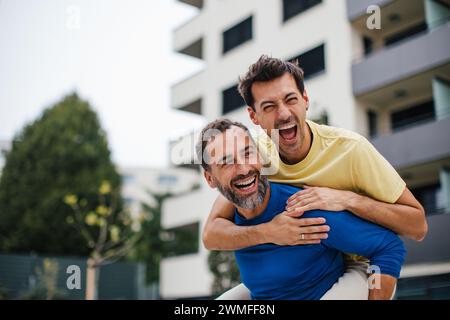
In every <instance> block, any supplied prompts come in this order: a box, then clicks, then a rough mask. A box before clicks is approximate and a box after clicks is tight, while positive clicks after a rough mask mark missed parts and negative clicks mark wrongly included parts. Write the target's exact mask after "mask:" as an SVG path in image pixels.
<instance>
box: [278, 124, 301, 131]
mask: <svg viewBox="0 0 450 320" xmlns="http://www.w3.org/2000/svg"><path fill="white" fill-rule="evenodd" d="M295 126H297V125H296V124H290V125H287V126H284V127H281V128H279V130H287V129H292V128H294V127H295Z"/></svg>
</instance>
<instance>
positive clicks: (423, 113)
mask: <svg viewBox="0 0 450 320" xmlns="http://www.w3.org/2000/svg"><path fill="white" fill-rule="evenodd" d="M434 119H435V110H434V102H433V101H428V102H425V103H421V104H419V105H416V106H413V107H409V108H406V109H402V110H400V111H396V112H393V113H392V114H391V126H392V130H394V131H395V130H398V129H402V128H405V127H409V126H411V125H417V124H419V123H423V122H427V121H433V120H434Z"/></svg>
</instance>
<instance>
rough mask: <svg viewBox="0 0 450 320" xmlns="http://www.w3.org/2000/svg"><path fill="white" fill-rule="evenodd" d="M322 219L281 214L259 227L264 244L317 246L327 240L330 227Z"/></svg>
mask: <svg viewBox="0 0 450 320" xmlns="http://www.w3.org/2000/svg"><path fill="white" fill-rule="evenodd" d="M325 222H326V220H325V219H324V218H300V219H298V218H293V217H290V216H289V215H288V214H287V212H283V213H281V214H279V215H277V216H275V218H273V219H272V221H270V222H267V223H264V224H262V225H261V228H262V229H261V230H262V234H263V235H264V240H265V241H264V242H265V243H274V244H277V245H280V246H295V245H305V244H318V243H320V241H321V240H322V239H326V238H328V234H327V232H328V231H329V230H330V227H329V226H327V225H324V223H325ZM302 235H303V236H302Z"/></svg>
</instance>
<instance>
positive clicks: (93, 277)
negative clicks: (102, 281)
mask: <svg viewBox="0 0 450 320" xmlns="http://www.w3.org/2000/svg"><path fill="white" fill-rule="evenodd" d="M99 276H100V266H99V264H98V263H97V261H96V260H95V259H92V258H89V259H88V261H87V275H86V300H97V299H98V279H99Z"/></svg>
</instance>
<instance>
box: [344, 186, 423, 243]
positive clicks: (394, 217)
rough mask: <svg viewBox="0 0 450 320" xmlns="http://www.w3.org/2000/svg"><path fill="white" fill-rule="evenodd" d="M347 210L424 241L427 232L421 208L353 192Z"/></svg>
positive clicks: (403, 234)
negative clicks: (383, 200)
mask: <svg viewBox="0 0 450 320" xmlns="http://www.w3.org/2000/svg"><path fill="white" fill-rule="evenodd" d="M347 210H348V211H350V212H352V213H353V214H355V215H357V216H358V217H360V218H362V219H365V220H368V221H370V222H373V223H376V224H378V225H381V226H383V227H385V228H388V229H390V230H392V231H394V232H395V233H397V234H399V235H402V236H405V237H408V238H411V239H414V240H419V241H420V240H423V238H424V237H425V234H426V232H427V227H426V221H425V214H424V212H423V209H421V208H416V207H411V206H408V205H402V204H398V203H396V204H390V203H385V202H380V201H377V200H374V199H371V198H368V197H365V196H362V195H359V194H356V193H353V192H352V193H351V196H350V200H349V201H348V202H347Z"/></svg>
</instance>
